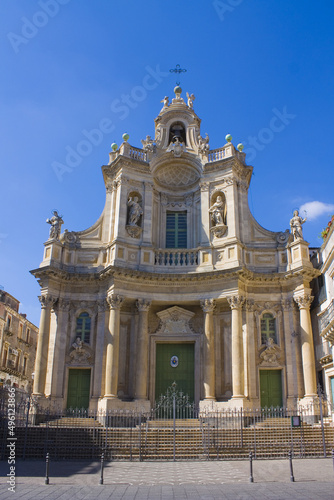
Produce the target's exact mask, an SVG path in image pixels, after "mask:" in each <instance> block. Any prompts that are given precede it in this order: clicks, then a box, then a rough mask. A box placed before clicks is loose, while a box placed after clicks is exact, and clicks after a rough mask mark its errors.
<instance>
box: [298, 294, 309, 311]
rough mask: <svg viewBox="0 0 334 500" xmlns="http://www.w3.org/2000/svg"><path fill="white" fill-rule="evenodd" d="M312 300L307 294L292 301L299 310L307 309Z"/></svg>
mask: <svg viewBox="0 0 334 500" xmlns="http://www.w3.org/2000/svg"><path fill="white" fill-rule="evenodd" d="M313 299H314V297H313V296H312V295H309V294H305V295H299V296H297V297H294V300H295V302H296V303H297V304H298V307H299V309H309V308H310V306H311V304H312V301H313Z"/></svg>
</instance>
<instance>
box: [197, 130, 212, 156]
mask: <svg viewBox="0 0 334 500" xmlns="http://www.w3.org/2000/svg"><path fill="white" fill-rule="evenodd" d="M197 140H198V152H199V153H205V152H206V151H209V149H210V146H209V136H208V134H205V138H203V137H202V136H201V134H198V136H197Z"/></svg>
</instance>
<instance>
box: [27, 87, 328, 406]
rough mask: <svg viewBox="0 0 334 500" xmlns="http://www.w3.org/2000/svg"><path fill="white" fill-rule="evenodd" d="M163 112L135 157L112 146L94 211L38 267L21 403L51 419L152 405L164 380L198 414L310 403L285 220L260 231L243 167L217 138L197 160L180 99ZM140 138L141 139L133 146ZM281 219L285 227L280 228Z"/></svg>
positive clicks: (193, 133)
mask: <svg viewBox="0 0 334 500" xmlns="http://www.w3.org/2000/svg"><path fill="white" fill-rule="evenodd" d="M174 93H175V96H174V97H173V98H172V99H171V101H170V100H169V98H168V97H165V98H164V99H163V101H162V102H163V107H162V109H161V111H160V112H159V114H158V116H157V117H156V118H155V120H154V137H153V138H151V137H150V136H146V139H143V140H142V148H137V147H133V146H131V145H130V144H129V142H128V141H129V136H128V135H127V134H124V135H123V141H124V142H123V143H122V144H121V145H120V146H119V147H118V146H117V145H116V144H113V145H112V151H111V153H110V155H109V162H108V164H107V165H104V166H103V167H102V174H103V179H104V183H105V187H106V202H105V207H104V210H103V212H102V214H101V216H100V218H99V219H98V220H97V221H96V223H95V224H94V225H93V226H92V227H90V228H88V229H86V230H85V231H80V232H77V231H68V230H65V231H64V232H62V233H61V225H62V223H63V220H62V218H61V216H60V215H59V214H58V213H57V212H55V213H54V216H53V217H52V219H50V220H49V221H48V222H49V223H50V224H51V230H50V236H49V239H48V240H47V241H46V242H45V244H44V254H43V260H42V262H41V264H40V266H39V268H37V269H35V270H33V271H32V273H33V275H34V276H35V277H36V278H37V279H38V281H39V283H40V286H41V296H40V301H41V307H42V309H41V320H40V333H39V342H38V347H37V357H36V367H35V378H34V389H33V392H34V395H35V396H36V398H39V400H40V402H41V403H42V402H43V401H44V400H46V399H47V398H49V397H52V400H53V401H56V403H57V404H59V406H61V407H63V408H73V407H85V408H88V407H89V408H90V409H100V410H107V409H111V408H134V409H135V408H137V409H142V408H146V409H148V408H151V407H153V406H154V404H155V402H156V401H157V399H158V398H159V397H160V395H161V394H164V393H165V392H166V390H167V388H168V387H169V386H170V385H171V384H172V383H173V382H174V381H175V382H176V383H177V384H178V387H179V388H180V389H182V390H183V392H184V393H186V394H188V396H189V398H190V399H191V400H192V401H194V402H195V403H196V404H199V406H200V407H201V408H205V407H210V408H216V409H224V408H231V407H233V408H236V407H237V408H242V407H250V408H258V407H260V406H263V407H264V406H269V407H270V406H275V407H276V406H288V407H290V408H294V407H295V406H296V405H297V404H298V403H299V404H308V403H310V402H312V401H313V400H314V398H315V397H316V393H317V380H316V365H315V353H314V342H313V331H312V324H311V316H310V305H311V303H312V300H313V297H312V294H311V281H312V280H314V279H315V278H316V277H317V276H318V275H319V274H320V272H319V270H318V269H316V268H315V267H314V266H313V265H312V263H311V262H310V258H309V249H308V243H307V242H306V241H304V239H303V235H302V224H303V222H304V220H303V219H302V218H301V217H300V216H299V214H298V212H295V213H294V215H293V217H292V219H291V221H290V225H291V233H290V231H289V230H285V231H281V232H273V231H270V230H267V229H264V228H263V227H261V226H260V224H259V223H258V222H257V221H256V220H255V219H254V217H253V216H252V214H251V212H250V209H249V206H248V189H249V185H250V182H251V177H252V172H253V167H252V166H250V165H248V164H247V162H246V157H245V156H246V155H245V154H244V153H243V152H242V150H243V146H242V144H239V145H238V146H237V147H235V146H234V145H233V143H232V137H231V136H230V135H229V134H228V135H227V136H226V143H225V144H224V145H223V146H222V147H220V148H218V149H210V145H209V137H208V136H206V137H203V136H202V135H201V120H200V118H199V117H198V116H197V115H196V113H195V110H194V96H193V95H189V94H187V99H186V100H184V99H183V98H182V90H181V88H180V87H178V86H177V87H176V88H175V89H174ZM143 135H145V134H143ZM287 222H288V221H287Z"/></svg>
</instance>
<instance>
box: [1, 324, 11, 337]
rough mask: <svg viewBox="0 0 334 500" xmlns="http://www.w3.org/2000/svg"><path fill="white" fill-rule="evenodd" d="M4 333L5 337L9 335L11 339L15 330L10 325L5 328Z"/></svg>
mask: <svg viewBox="0 0 334 500" xmlns="http://www.w3.org/2000/svg"><path fill="white" fill-rule="evenodd" d="M3 331H4V333H5V335H7V336H8V337H11V336H12V335H14V332H13V330H12V329H11V327H10V326H8V325H6V326H5V328H4V330H3Z"/></svg>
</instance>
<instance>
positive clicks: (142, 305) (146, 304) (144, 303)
mask: <svg viewBox="0 0 334 500" xmlns="http://www.w3.org/2000/svg"><path fill="white" fill-rule="evenodd" d="M151 304H152V301H151V300H146V299H138V300H137V301H136V306H137V309H138V311H139V312H142V311H148V310H149V308H150V305H151Z"/></svg>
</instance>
